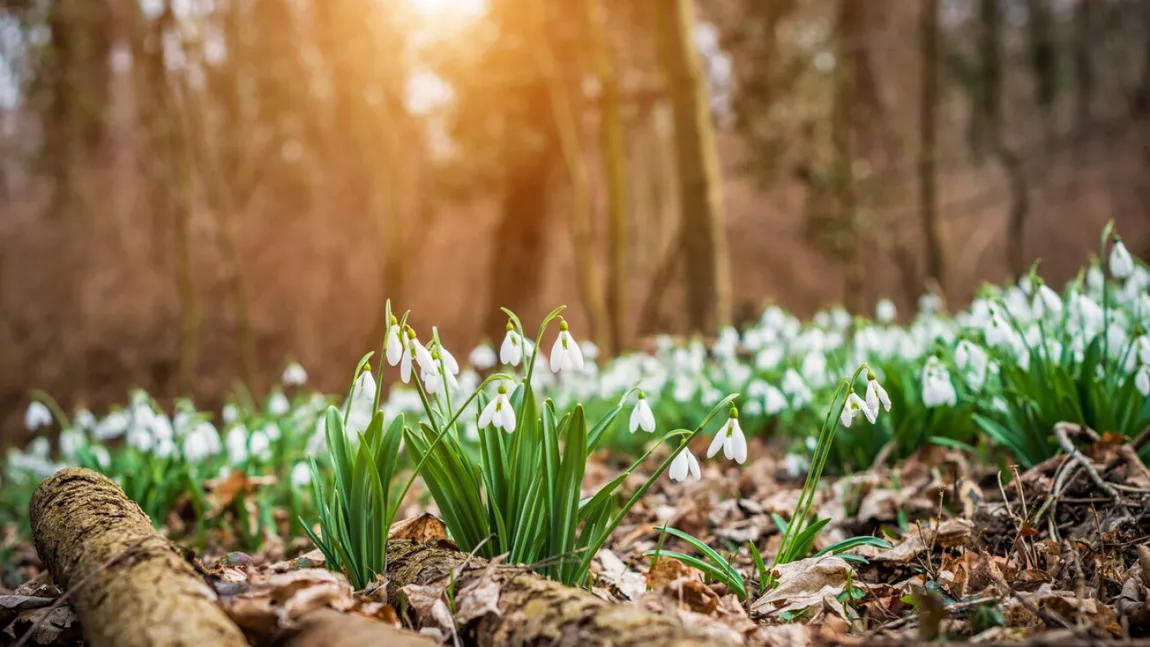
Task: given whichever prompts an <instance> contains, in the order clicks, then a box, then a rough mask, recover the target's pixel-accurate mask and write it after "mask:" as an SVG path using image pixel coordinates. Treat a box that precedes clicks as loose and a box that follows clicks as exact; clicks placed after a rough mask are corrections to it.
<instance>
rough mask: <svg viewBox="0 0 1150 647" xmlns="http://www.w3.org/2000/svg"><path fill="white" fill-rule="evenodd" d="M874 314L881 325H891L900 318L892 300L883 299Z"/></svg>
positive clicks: (876, 306)
mask: <svg viewBox="0 0 1150 647" xmlns="http://www.w3.org/2000/svg"><path fill="white" fill-rule="evenodd" d="M874 314H875V319H877V320H878V322H879V323H884V324H889V323H891V322H893V321H894V318H895V317H896V316H898V309H897V308H895V306H894V302H893V301H891V300H890V299H882V300H881V301H879V302H878V303H877V304H876V305H875V309H874Z"/></svg>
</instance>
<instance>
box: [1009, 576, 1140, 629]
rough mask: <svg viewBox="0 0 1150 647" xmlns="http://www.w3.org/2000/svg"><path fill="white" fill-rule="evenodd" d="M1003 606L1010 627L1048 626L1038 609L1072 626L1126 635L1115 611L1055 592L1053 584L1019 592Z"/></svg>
mask: <svg viewBox="0 0 1150 647" xmlns="http://www.w3.org/2000/svg"><path fill="white" fill-rule="evenodd" d="M1003 606H1004V611H1005V613H1004V616H1005V618H1006V622H1007V624H1008V625H1010V626H1021V627H1030V626H1039V625H1042V624H1045V622H1046V620H1045V618H1041V617H1038V616H1037V615H1036V614H1035V610H1038V611H1039V614H1041V613H1043V612H1045V613H1046V614H1049V615H1050V616H1053V617H1055V618H1061V619H1064V620H1066V621H1069V622H1070V623H1071V624H1077V625H1083V626H1089V627H1095V628H1097V629H1099V630H1101V631H1102V632H1105V633H1110V634H1113V635H1115V636H1118V635H1121V633H1122V629H1121V627H1120V626H1119V625H1118V623H1117V621H1116V616H1115V614H1114V610H1113V609H1111V608H1110V607H1108V606H1106V605H1105V604H1103V603H1101V602H1099V601H1098V600H1095V599H1093V598H1079V597H1077V596H1075V595H1074V594H1073V593H1071V592H1070V591H1054V590H1052V589H1051V586H1050V585H1049V584H1044V585H1042V586H1041V587H1039V589H1038V590H1037V591H1034V592H1020V593H1017V594H1016V596H1015V597H1014V598H1011V599H1010V600H1009V601H1007V602H1006V603H1005V604H1004V605H1003Z"/></svg>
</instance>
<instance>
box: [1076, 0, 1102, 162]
mask: <svg viewBox="0 0 1150 647" xmlns="http://www.w3.org/2000/svg"><path fill="white" fill-rule="evenodd" d="M1097 5H1098V3H1097V1H1096V0H1078V4H1077V5H1075V8H1074V29H1075V34H1074V68H1075V72H1076V73H1075V75H1074V76H1075V78H1076V79H1077V83H1076V89H1077V93H1076V100H1075V113H1076V114H1075V122H1076V126H1077V129H1078V136H1079V137H1080V138H1082V139H1083V140H1084V141H1085V140H1087V139H1088V138H1089V137H1090V125H1091V122H1092V121H1093V120H1094V113H1093V110H1092V108H1091V104H1092V102H1093V100H1094V93H1095V91H1096V89H1097V86H1098V82H1097V79H1096V78H1095V76H1094V56H1093V54H1094V51H1093V49H1094V39H1095V38H1096V36H1097V34H1096V27H1095V25H1097V22H1098V21H1097V19H1096V15H1097Z"/></svg>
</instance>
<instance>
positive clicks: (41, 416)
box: [24, 400, 52, 431]
mask: <svg viewBox="0 0 1150 647" xmlns="http://www.w3.org/2000/svg"><path fill="white" fill-rule="evenodd" d="M51 424H52V412H51V411H49V410H48V407H47V406H46V405H45V404H44V403H43V402H40V401H39V400H33V401H32V402H30V403H29V404H28V410H27V411H25V412H24V426H25V427H26V428H27V429H28V431H35V430H37V429H39V428H40V427H48V426H50V425H51Z"/></svg>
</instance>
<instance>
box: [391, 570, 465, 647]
mask: <svg viewBox="0 0 1150 647" xmlns="http://www.w3.org/2000/svg"><path fill="white" fill-rule="evenodd" d="M402 590H403V595H404V597H405V598H407V604H408V606H409V607H411V610H412V611H414V612H415V618H416V620H418V621H419V626H420V627H422V628H421V629H420V633H427V634H428V635H432V636H434V637H436V639H437V640H439V641H441V642H442V641H443V640H445V639H446V638H448V637H450V636H452V635H453V634H454V633H455V620H454V619H453V618H452V617H451V610H450V609H449V608H448V607H447V601H446V600H445V599H444V593H445V592H446V591H447V586H446V585H443V584H430V585H426V586H425V585H420V584H408V585H407V586H405V587H403V589H402ZM428 629H430V630H432V631H430V632H428V631H427V630H428Z"/></svg>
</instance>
